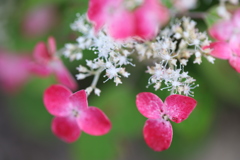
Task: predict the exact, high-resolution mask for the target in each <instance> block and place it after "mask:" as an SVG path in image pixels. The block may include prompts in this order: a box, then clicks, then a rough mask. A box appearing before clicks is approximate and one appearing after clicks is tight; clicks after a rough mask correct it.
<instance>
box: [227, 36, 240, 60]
mask: <svg viewBox="0 0 240 160" xmlns="http://www.w3.org/2000/svg"><path fill="white" fill-rule="evenodd" d="M229 46H230V48H231V49H232V52H233V54H235V55H237V56H240V33H236V34H234V35H232V37H231V38H230V40H229Z"/></svg>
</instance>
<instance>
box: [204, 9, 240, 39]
mask: <svg viewBox="0 0 240 160" xmlns="http://www.w3.org/2000/svg"><path fill="white" fill-rule="evenodd" d="M208 31H209V34H210V35H211V36H212V37H213V38H214V39H216V40H217V41H228V40H230V39H231V37H232V36H234V35H235V34H237V33H238V34H239V32H240V9H239V10H237V11H235V12H234V14H233V15H232V17H231V19H228V20H222V21H219V22H217V23H216V24H214V25H213V26H212V27H210V28H209V30H208Z"/></svg>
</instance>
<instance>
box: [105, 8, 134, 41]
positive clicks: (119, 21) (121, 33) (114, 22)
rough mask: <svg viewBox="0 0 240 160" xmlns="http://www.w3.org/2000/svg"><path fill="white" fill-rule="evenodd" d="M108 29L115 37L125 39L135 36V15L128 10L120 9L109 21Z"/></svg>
mask: <svg viewBox="0 0 240 160" xmlns="http://www.w3.org/2000/svg"><path fill="white" fill-rule="evenodd" d="M108 31H109V33H110V35H111V36H112V37H114V38H115V39H125V38H128V37H131V36H134V33H135V19H134V15H133V14H132V13H130V12H129V11H127V10H124V9H118V11H116V12H115V13H114V15H112V17H111V19H109V21H108Z"/></svg>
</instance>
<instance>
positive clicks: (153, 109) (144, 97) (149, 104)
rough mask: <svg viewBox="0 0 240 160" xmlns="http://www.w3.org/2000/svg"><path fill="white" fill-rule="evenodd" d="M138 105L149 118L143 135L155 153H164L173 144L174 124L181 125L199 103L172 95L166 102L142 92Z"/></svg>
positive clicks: (138, 97) (189, 98)
mask: <svg viewBox="0 0 240 160" xmlns="http://www.w3.org/2000/svg"><path fill="white" fill-rule="evenodd" d="M136 105H137V108H138V110H139V112H140V113H141V114H142V115H143V116H145V117H147V118H149V119H148V120H147V121H146V122H145V125H144V128H143V135H144V139H145V141H146V143H147V145H148V146H149V147H150V148H152V149H153V150H154V151H163V150H166V149H168V148H169V147H170V145H171V142H172V136H173V131H172V125H171V123H170V122H169V119H170V120H171V121H173V122H176V123H180V122H182V121H183V120H185V119H187V118H188V116H189V115H190V113H191V112H192V111H193V109H194V108H195V107H196V105H197V102H196V100H194V99H193V98H191V97H187V96H183V95H177V94H175V95H170V96H168V97H167V98H166V100H165V102H162V100H161V99H160V98H159V97H158V96H157V95H155V94H153V93H150V92H142V93H139V94H138V95H137V99H136Z"/></svg>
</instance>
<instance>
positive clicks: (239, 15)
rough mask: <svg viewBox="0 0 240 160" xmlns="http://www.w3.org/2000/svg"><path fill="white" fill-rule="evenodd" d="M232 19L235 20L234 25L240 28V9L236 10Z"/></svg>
mask: <svg viewBox="0 0 240 160" xmlns="http://www.w3.org/2000/svg"><path fill="white" fill-rule="evenodd" d="M232 21H233V25H234V26H235V27H236V28H238V29H239V28H240V9H238V10H237V11H235V12H234V14H233V18H232Z"/></svg>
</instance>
